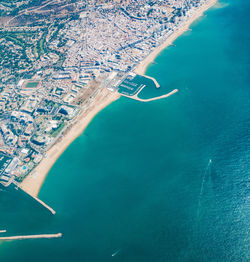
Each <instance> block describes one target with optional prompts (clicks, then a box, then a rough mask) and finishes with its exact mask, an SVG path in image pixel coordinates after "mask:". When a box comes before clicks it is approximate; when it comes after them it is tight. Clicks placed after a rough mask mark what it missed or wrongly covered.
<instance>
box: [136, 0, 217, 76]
mask: <svg viewBox="0 0 250 262" xmlns="http://www.w3.org/2000/svg"><path fill="white" fill-rule="evenodd" d="M217 1H218V0H210V1H208V2H207V3H206V4H204V5H202V6H201V7H200V8H199V9H198V10H197V11H196V12H195V13H194V14H193V15H192V16H191V17H190V18H189V19H188V20H187V21H186V23H185V24H183V26H181V27H180V28H178V30H176V31H175V32H174V33H173V34H172V35H171V36H170V37H169V38H167V39H166V41H164V42H163V43H162V44H161V45H160V46H158V47H157V48H156V49H155V50H154V51H153V52H152V53H150V54H149V55H148V56H147V57H146V58H145V59H144V60H143V61H141V63H140V64H139V65H138V66H137V67H136V68H135V70H134V72H135V73H136V74H140V75H144V74H145V72H146V70H147V67H148V66H149V65H150V64H151V63H152V62H154V60H155V58H156V57H157V56H158V55H159V53H161V52H162V51H163V50H164V49H165V48H167V47H168V46H169V45H171V44H172V43H173V42H174V41H175V40H176V39H177V38H178V37H179V36H180V35H182V34H183V33H184V32H186V31H187V30H188V29H189V27H190V25H191V24H192V23H193V22H194V21H195V20H197V19H198V18H199V17H201V16H202V15H203V13H204V12H205V11H206V10H208V9H209V8H210V7H212V6H213V5H215V4H216V2H217Z"/></svg>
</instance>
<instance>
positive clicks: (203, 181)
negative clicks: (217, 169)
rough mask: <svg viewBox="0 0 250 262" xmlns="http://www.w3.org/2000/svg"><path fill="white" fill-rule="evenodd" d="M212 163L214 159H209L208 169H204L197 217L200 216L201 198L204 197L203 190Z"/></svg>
mask: <svg viewBox="0 0 250 262" xmlns="http://www.w3.org/2000/svg"><path fill="white" fill-rule="evenodd" d="M211 164H212V159H209V161H208V164H207V166H206V169H205V171H204V174H203V176H202V182H201V188H200V194H199V200H198V208H197V218H199V216H200V207H201V198H202V195H203V191H204V185H205V181H206V177H207V176H208V175H209V173H210V171H211V169H210V166H211Z"/></svg>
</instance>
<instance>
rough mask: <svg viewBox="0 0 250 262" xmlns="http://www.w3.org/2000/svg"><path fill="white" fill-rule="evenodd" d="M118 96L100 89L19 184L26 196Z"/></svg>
mask: <svg viewBox="0 0 250 262" xmlns="http://www.w3.org/2000/svg"><path fill="white" fill-rule="evenodd" d="M216 2H217V0H210V1H208V2H207V3H206V4H204V5H203V6H201V7H200V8H199V9H197V10H196V11H195V12H194V14H193V15H192V16H191V17H190V18H189V19H188V20H187V21H186V23H185V24H183V26H181V27H180V28H179V29H177V30H176V31H175V32H174V33H173V34H172V35H171V36H170V37H169V38H168V39H166V41H165V42H164V43H163V44H162V45H160V46H159V47H157V48H156V49H155V50H154V51H153V52H152V53H151V54H150V55H149V56H147V57H146V58H145V59H144V60H143V61H142V62H141V63H140V64H139V65H138V66H137V67H136V69H135V73H137V74H145V71H146V69H147V67H148V65H149V64H150V63H152V62H153V61H154V59H155V57H156V56H157V55H158V54H159V53H160V52H161V51H162V50H163V49H165V48H166V47H167V46H169V45H171V44H172V43H173V41H174V40H175V39H176V38H177V37H179V36H180V35H181V34H183V33H184V32H185V31H187V30H188V29H189V26H190V25H191V24H192V23H193V22H194V21H195V20H196V19H198V18H199V17H200V16H202V14H203V13H204V12H205V11H206V10H207V9H209V8H210V7H212V6H213V5H214V4H215V3H216ZM119 97H120V95H119V94H118V93H110V92H109V91H108V90H106V89H102V90H101V91H100V92H99V94H98V95H97V96H96V97H95V98H94V102H93V104H92V105H91V106H90V107H89V108H88V109H87V111H86V112H83V113H81V114H80V115H79V116H78V117H77V121H76V123H75V124H74V125H73V126H72V128H71V129H70V130H69V132H67V134H66V135H65V136H64V137H63V139H61V140H60V141H58V142H57V143H56V144H55V145H54V146H52V147H51V148H50V149H49V150H48V152H47V157H46V158H44V159H43V160H42V161H41V163H40V164H39V165H38V166H37V167H36V168H35V169H34V170H33V172H32V173H31V174H30V175H28V176H27V177H26V178H25V179H24V181H23V182H22V183H21V185H20V187H21V188H22V189H23V190H24V191H26V192H27V193H28V194H30V195H32V196H35V197H37V196H38V193H39V190H40V188H41V186H42V184H43V182H44V180H45V178H46V175H47V174H48V172H49V170H50V169H51V167H52V166H53V164H54V163H55V162H56V160H57V159H58V158H59V156H60V155H61V154H62V153H63V152H64V151H65V149H66V148H67V147H68V146H69V145H70V144H71V143H72V142H73V141H74V140H75V139H76V138H77V137H78V136H79V135H80V134H81V133H82V132H83V131H84V129H85V128H86V127H87V126H88V124H89V123H90V121H91V120H92V119H93V118H94V116H95V115H96V114H97V113H98V112H100V111H101V110H102V109H103V108H105V107H106V106H107V105H109V104H110V103H112V102H113V101H115V100H116V99H118V98H119Z"/></svg>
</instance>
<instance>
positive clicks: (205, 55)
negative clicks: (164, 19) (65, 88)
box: [0, 0, 250, 262]
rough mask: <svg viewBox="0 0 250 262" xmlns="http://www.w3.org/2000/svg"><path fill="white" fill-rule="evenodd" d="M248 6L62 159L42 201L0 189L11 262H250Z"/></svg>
mask: <svg viewBox="0 0 250 262" xmlns="http://www.w3.org/2000/svg"><path fill="white" fill-rule="evenodd" d="M249 13H250V1H248V0H223V1H220V2H219V3H217V4H216V6H214V7H212V8H211V9H209V10H208V11H207V12H205V15H204V16H202V17H200V18H199V19H198V20H197V21H195V22H194V23H193V24H192V26H191V29H192V30H190V31H187V32H186V33H184V34H183V35H182V36H181V37H179V38H178V39H177V40H176V41H175V42H174V46H170V47H168V48H166V49H165V50H164V51H163V52H162V53H160V54H159V56H158V57H157V58H156V59H155V62H154V63H152V64H151V65H150V66H149V67H148V69H147V74H148V75H149V76H152V77H155V78H156V79H157V81H158V82H159V83H160V85H161V88H160V89H159V90H158V89H157V90H156V89H152V88H151V89H147V90H144V91H143V92H142V93H141V94H140V96H141V97H152V96H157V95H161V94H164V93H167V92H169V91H171V90H173V89H175V88H177V89H178V90H179V92H178V93H176V94H174V95H172V96H171V97H168V98H166V99H162V100H158V101H153V102H149V103H142V102H138V101H134V100H130V99H128V98H125V97H122V98H121V99H119V100H117V101H115V102H114V103H112V104H111V105H109V106H108V107H106V108H105V109H104V110H103V111H101V112H100V113H99V114H98V115H97V116H96V117H95V118H94V119H93V121H92V122H91V123H90V125H89V126H88V127H87V129H86V130H85V131H84V132H83V134H81V135H80V137H78V138H77V139H76V140H75V141H74V142H73V143H72V144H71V145H70V146H69V147H68V149H67V150H66V151H65V152H64V153H63V154H62V156H61V157H60V158H59V159H58V160H57V162H56V163H55V165H54V166H53V168H52V169H51V171H50V172H49V174H48V176H47V178H46V181H45V183H44V185H43V187H42V189H41V191H40V194H39V198H40V199H42V200H43V201H45V202H46V203H47V204H49V205H50V206H51V207H53V208H54V209H55V210H56V212H57V213H56V215H51V214H50V213H49V212H48V211H47V210H45V209H44V208H43V207H41V206H39V205H38V204H36V203H35V201H33V200H32V199H31V198H29V197H27V195H26V194H25V193H23V192H21V191H20V190H19V191H17V190H15V189H14V188H9V189H8V190H7V191H6V190H5V191H0V230H1V229H7V233H6V234H2V235H20V234H41V233H59V232H61V233H62V234H63V237H62V238H59V239H40V240H39V239H35V240H18V241H10V242H1V243H0V261H1V262H16V261H18V262H29V261H36V262H44V261H46V262H52V261H53V262H54V261H60V262H78V261H82V262H109V261H118V262H177V261H178V262H238V261H242V262H246V261H250V231H249V230H250V201H249V200H250V194H249V193H250V181H249V175H250V132H249V128H250V34H249V31H250V16H249Z"/></svg>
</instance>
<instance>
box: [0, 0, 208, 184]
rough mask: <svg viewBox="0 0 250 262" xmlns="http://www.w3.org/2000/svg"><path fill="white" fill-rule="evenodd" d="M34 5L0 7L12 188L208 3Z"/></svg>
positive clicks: (2, 102) (4, 161) (2, 130)
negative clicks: (100, 97)
mask: <svg viewBox="0 0 250 262" xmlns="http://www.w3.org/2000/svg"><path fill="white" fill-rule="evenodd" d="M21 2H22V1H21ZM32 3H33V4H34V3H35V2H34V1H28V0H27V1H23V2H22V4H20V1H19V6H17V5H15V4H17V1H13V3H12V4H13V5H12V6H10V5H6V4H5V1H3V3H2V2H1V5H0V10H1V12H0V14H1V16H0V24H1V25H2V26H1V28H0V50H1V51H0V58H1V59H0V74H1V80H0V166H1V168H0V180H1V181H2V183H5V184H8V183H10V182H13V181H21V180H22V179H23V178H24V177H25V176H26V175H27V174H29V173H30V172H31V171H32V170H33V169H34V167H35V166H36V165H37V164H39V162H40V161H41V160H42V159H43V158H44V157H45V156H46V152H47V150H48V148H50V147H51V146H52V145H53V144H54V143H56V141H58V139H60V138H62V137H63V135H64V134H65V132H66V131H67V130H68V128H70V126H71V125H72V122H73V121H74V120H75V118H76V116H77V115H78V114H79V112H82V111H83V110H86V109H87V108H88V104H89V103H90V101H91V99H93V97H95V94H97V93H98V91H99V90H100V89H101V88H109V89H110V90H113V91H115V90H116V88H117V86H118V83H119V82H120V81H121V79H124V78H125V77H126V76H127V75H128V74H129V73H131V71H133V70H134V68H135V67H136V66H137V65H138V64H139V63H140V62H141V61H142V60H144V59H145V58H146V57H147V56H148V55H149V54H150V53H151V52H152V51H153V50H154V49H155V48H156V47H157V46H159V45H161V44H162V43H163V42H164V41H165V40H166V39H167V38H168V37H169V36H171V35H172V34H173V32H174V31H175V30H176V29H178V27H179V26H181V25H182V24H183V23H185V21H186V20H187V19H188V18H189V17H190V16H192V14H193V13H194V12H196V9H197V8H199V7H200V6H201V5H203V4H204V3H206V0H158V1H148V0H117V1H115V0H114V1H94V0H89V1H83V0H82V1H80V0H76V1H73V0H72V1H64V0H62V1H59V0H52V1H49V0H47V1H38V2H36V5H35V6H30V5H31V4H32ZM29 4H30V5H29ZM22 7H25V8H26V9H22ZM11 8H12V9H11ZM15 8H18V11H15V10H16V9H15ZM53 8H54V9H53ZM25 10H26V11H25ZM53 10H58V12H54V11H53ZM34 17H35V18H38V19H34ZM34 20H35V21H34Z"/></svg>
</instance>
